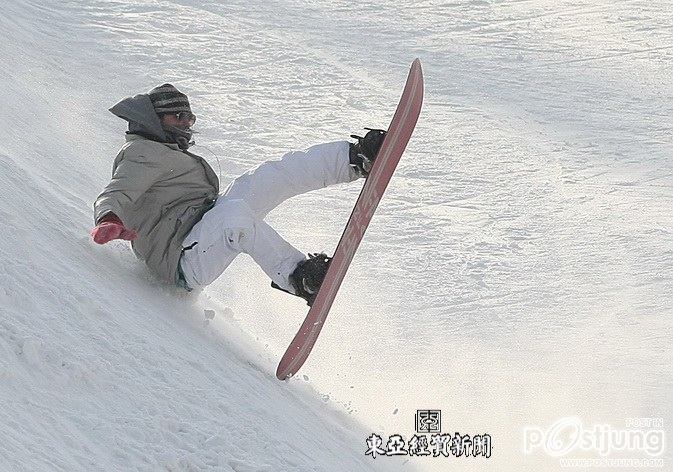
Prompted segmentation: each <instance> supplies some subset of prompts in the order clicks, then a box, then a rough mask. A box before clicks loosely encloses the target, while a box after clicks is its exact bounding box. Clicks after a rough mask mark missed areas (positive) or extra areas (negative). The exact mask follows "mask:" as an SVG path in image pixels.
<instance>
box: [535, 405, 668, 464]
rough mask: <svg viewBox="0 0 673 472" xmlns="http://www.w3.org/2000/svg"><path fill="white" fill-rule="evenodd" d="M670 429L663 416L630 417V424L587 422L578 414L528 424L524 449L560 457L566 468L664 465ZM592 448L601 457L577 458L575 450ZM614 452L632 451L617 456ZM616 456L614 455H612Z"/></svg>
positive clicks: (581, 450)
mask: <svg viewBox="0 0 673 472" xmlns="http://www.w3.org/2000/svg"><path fill="white" fill-rule="evenodd" d="M665 439H666V432H665V430H664V429H663V418H628V419H627V420H626V427H614V426H612V425H609V424H593V425H586V424H584V423H583V422H582V420H581V419H580V418H578V417H575V416H572V417H566V418H561V419H559V420H557V421H556V422H554V424H552V425H551V426H549V427H548V428H546V429H545V428H541V427H539V426H526V427H525V428H524V430H523V452H524V454H526V455H530V454H533V453H535V452H536V451H537V450H539V451H542V452H544V453H545V454H547V455H548V456H551V457H557V458H559V461H560V462H561V465H562V466H563V467H641V468H642V467H663V465H664V464H663V462H664V461H663V459H661V458H660V457H661V455H662V454H663V453H664V451H665ZM587 451H592V452H594V453H598V457H591V458H573V457H572V454H573V453H578V452H587ZM613 454H620V455H624V454H629V455H631V457H628V458H622V457H619V458H616V457H614V456H613ZM610 456H613V457H610Z"/></svg>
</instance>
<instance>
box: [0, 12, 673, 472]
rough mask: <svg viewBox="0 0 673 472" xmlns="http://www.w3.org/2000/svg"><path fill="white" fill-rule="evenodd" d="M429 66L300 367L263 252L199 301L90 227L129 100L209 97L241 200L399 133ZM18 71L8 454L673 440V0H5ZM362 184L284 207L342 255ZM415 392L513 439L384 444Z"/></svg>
mask: <svg viewBox="0 0 673 472" xmlns="http://www.w3.org/2000/svg"><path fill="white" fill-rule="evenodd" d="M415 57H419V58H420V59H421V61H422V63H423V67H424V72H425V78H426V95H425V105H424V109H423V111H422V115H421V119H420V120H419V123H418V126H417V129H416V132H415V134H414V136H413V137H412V140H411V142H410V144H409V147H408V150H407V152H406V154H405V155H404V157H403V159H402V161H401V163H400V166H399V168H398V170H397V172H396V174H395V176H394V178H393V181H392V182H391V184H390V187H389V190H388V192H387V194H386V195H385V197H384V199H383V201H382V203H381V205H380V207H379V209H378V211H377V213H376V215H375V216H374V219H373V222H372V224H371V226H370V228H369V230H368V232H367V234H366V236H365V239H364V241H363V243H362V245H361V247H360V250H359V252H358V254H357V255H356V257H355V259H354V261H353V264H352V266H351V268H350V270H349V273H348V275H347V278H346V280H345V282H344V284H343V286H342V288H341V291H340V294H339V296H338V298H337V300H336V302H335V304H334V307H333V309H332V312H331V314H330V316H329V317H328V319H327V323H326V326H325V328H324V329H323V332H322V334H321V337H320V339H319V340H318V343H317V345H316V348H315V349H314V351H313V353H312V355H311V357H310V358H309V360H308V362H307V364H306V365H305V366H304V368H303V369H302V371H301V372H300V374H299V375H298V376H297V377H296V378H294V379H292V380H291V381H289V382H279V381H277V380H276V379H275V377H274V375H273V372H274V369H275V365H276V363H277V361H278V360H279V358H280V356H281V355H282V353H283V351H284V349H285V347H286V346H287V344H288V343H289V341H290V340H291V339H292V336H293V335H294V333H295V332H296V330H297V328H298V327H299V325H300V324H301V321H302V319H303V317H304V315H305V313H306V307H305V305H304V304H303V303H302V301H301V300H298V299H295V298H293V297H289V296H288V295H286V294H283V293H280V292H278V291H275V290H272V289H271V288H270V287H269V281H268V280H267V279H266V277H265V276H264V274H263V273H262V272H261V270H259V269H258V268H257V267H256V266H255V265H254V263H253V262H252V261H251V259H250V258H248V257H247V256H241V257H239V258H238V259H237V260H236V261H235V263H234V264H233V265H232V266H231V267H230V269H229V270H228V271H227V272H226V273H225V274H224V276H222V277H221V279H220V280H218V281H217V282H216V283H215V284H213V285H212V286H211V287H209V288H208V289H207V290H206V291H205V292H204V293H203V294H201V295H200V296H198V297H194V296H189V295H184V294H181V293H180V291H179V290H177V289H172V288H167V287H164V286H162V284H160V283H159V282H157V281H156V280H154V279H153V278H152V277H151V276H150V275H149V273H148V272H147V270H146V269H145V268H144V266H143V265H142V263H139V262H137V261H136V260H135V258H134V257H133V255H132V253H131V252H130V249H129V248H128V245H127V244H126V243H122V242H113V243H111V244H108V245H106V246H104V247H99V246H96V245H95V244H94V243H93V242H92V241H91V240H90V237H89V236H88V231H89V230H90V228H91V226H92V210H91V206H92V202H93V200H94V199H95V197H96V195H97V194H98V193H99V192H100V190H101V189H102V188H103V186H104V185H105V184H106V183H107V181H108V180H109V177H110V170H111V164H112V160H113V158H114V156H115V154H116V152H117V150H118V148H119V147H120V146H121V144H122V143H123V132H124V131H125V124H124V122H122V121H121V120H120V119H118V118H116V117H114V116H113V115H111V114H110V113H109V112H108V111H107V108H109V107H110V106H111V105H113V104H114V103H116V102H117V101H118V100H119V99H121V98H123V97H124V96H127V95H132V94H135V93H139V92H145V91H147V90H149V89H150V88H151V87H153V86H155V85H158V84H161V83H164V82H171V83H173V84H175V85H176V86H178V87H179V88H180V89H181V90H183V91H185V92H186V93H188V94H189V96H190V98H191V101H192V106H193V108H194V110H195V112H196V113H197V115H198V122H197V126H196V129H197V130H198V131H199V132H200V134H199V135H197V144H198V146H195V147H194V148H193V151H194V152H196V153H199V154H201V155H203V156H204V157H205V158H206V159H207V160H208V161H209V162H210V163H211V164H212V166H213V167H214V169H215V170H216V172H218V173H220V174H221V177H222V188H224V187H225V186H226V184H227V183H228V182H229V181H230V180H231V179H232V178H234V177H235V176H236V175H238V174H240V173H241V172H243V171H245V170H247V169H248V168H250V167H252V166H254V165H256V164H258V163H260V162H262V161H264V160H267V159H273V158H277V157H279V156H280V155H282V154H283V153H284V152H286V151H288V150H291V149H298V148H299V149H301V148H305V147H308V146H310V145H312V144H315V143H319V142H324V141H331V140H338V139H345V138H347V137H348V135H349V134H350V133H355V132H361V131H362V127H364V126H377V127H383V126H387V124H388V122H389V120H390V118H391V114H392V112H393V110H394V107H395V105H396V103H397V100H398V98H399V94H400V93H401V90H402V86H403V84H404V79H405V78H406V74H407V71H408V67H409V65H410V63H411V61H412V59H413V58H415ZM0 63H1V64H2V73H1V74H0V120H1V121H0V122H1V126H0V260H1V261H2V262H1V264H2V270H1V271H0V310H1V311H0V470H2V471H31V472H33V471H35V472H37V471H80V470H81V471H94V470H106V471H108V470H109V471H126V470H172V471H175V470H222V471H237V472H250V471H342V470H410V471H415V470H424V471H425V470H427V471H440V470H441V471H446V470H456V471H459V470H497V471H504V470H516V471H519V470H531V471H540V470H558V469H559V467H560V466H559V462H558V459H555V458H552V457H549V456H547V455H545V454H544V453H542V452H540V451H537V452H536V453H535V454H533V455H524V454H523V452H522V440H523V429H524V428H525V427H526V426H531V425H533V426H540V427H543V428H544V427H548V426H550V425H551V424H552V423H553V422H555V421H556V420H558V419H560V418H563V417H566V416H577V417H579V418H581V419H582V421H583V423H584V424H586V425H587V426H590V425H592V424H610V425H613V426H614V427H616V428H620V427H622V428H623V427H624V426H625V420H626V419H627V418H632V417H652V418H663V419H664V426H665V428H666V429H667V430H668V431H670V426H671V421H672V420H673V374H672V373H671V371H672V369H671V368H672V364H673V354H672V350H671V340H672V339H673V319H672V315H673V275H672V270H673V217H672V215H673V160H672V158H673V132H672V130H673V8H672V7H671V3H670V2H669V1H668V0H658V1H643V0H624V1H619V2H615V1H607V0H594V1H588V0H573V1H551V0H530V1H488V0H469V1H453V2H437V1H430V0H423V1H414V2H406V3H399V2H392V1H389V0H378V1H367V2H357V3H342V2H327V1H320V0H314V1H310V2H299V1H292V0H280V1H267V2H262V1H258V0H252V1H228V2H214V1H211V2H207V1H203V2H197V1H193V0H182V1H180V0H163V1H130V0H119V1H63V2H55V1H54V2H33V1H25V0H18V1H13V2H9V1H7V2H2V12H1V13H0ZM360 185H361V184H360V183H357V184H350V185H342V186H337V187H334V188H330V189H327V190H323V191H318V192H314V193H311V194H307V195H303V196H300V197H297V198H294V199H292V200H290V201H288V202H287V203H285V204H284V205H283V206H281V207H280V208H278V210H276V211H275V212H274V213H272V214H271V215H270V216H269V218H268V221H269V222H270V223H271V224H272V225H273V226H274V227H275V228H276V229H277V230H279V232H281V234H283V235H284V236H285V237H286V238H288V239H289V240H290V241H292V242H293V243H294V244H295V245H296V246H297V247H299V248H300V249H301V250H303V251H305V252H309V251H311V252H313V251H317V250H325V251H328V252H330V253H331V252H332V251H333V249H334V246H335V245H336V242H337V241H338V238H339V236H340V234H341V231H342V229H343V225H344V224H345V221H346V219H347V217H348V215H349V214H350V210H351V208H352V205H353V203H354V202H355V199H356V197H357V193H358V192H359V189H360ZM213 316H214V318H213V319H210V318H212V317H213ZM417 409H441V411H442V428H443V432H448V433H451V434H453V433H454V432H456V431H457V432H460V433H461V434H483V433H489V434H490V435H491V436H492V441H493V451H492V456H491V457H490V458H489V459H486V458H464V457H463V458H451V459H447V458H442V457H440V458H427V459H418V458H406V457H378V458H376V459H372V458H371V457H365V455H364V452H365V448H366V447H365V439H366V437H367V436H368V435H370V434H371V433H377V434H380V435H381V436H383V437H384V438H386V439H387V437H388V436H389V435H392V434H401V435H403V436H404V437H406V438H410V437H411V436H412V435H413V433H414V413H415V412H416V410H417ZM669 438H670V434H669ZM596 456H597V453H594V454H591V452H588V453H583V455H582V454H580V455H579V456H578V457H596ZM619 457H621V456H619ZM625 457H646V456H643V455H642V454H640V455H639V454H635V453H633V454H631V455H628V454H626V456H625ZM664 460H665V461H666V465H665V467H664V470H670V467H671V460H672V455H671V453H670V447H668V448H667V450H666V453H665V454H664ZM624 470H625V469H624Z"/></svg>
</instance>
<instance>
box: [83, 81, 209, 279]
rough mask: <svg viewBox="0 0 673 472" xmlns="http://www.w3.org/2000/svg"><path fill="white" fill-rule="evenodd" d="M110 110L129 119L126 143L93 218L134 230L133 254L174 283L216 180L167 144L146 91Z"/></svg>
mask: <svg viewBox="0 0 673 472" xmlns="http://www.w3.org/2000/svg"><path fill="white" fill-rule="evenodd" d="M110 111H111V112H112V113H114V114H115V115H117V116H118V117H120V118H123V119H124V120H126V121H128V122H129V132H128V133H127V135H126V144H124V146H122V148H121V150H120V151H119V154H117V157H116V159H115V161H114V165H113V167H112V180H111V181H110V183H109V184H108V185H107V186H106V187H105V189H104V190H103V192H102V193H101V194H100V195H99V196H98V198H97V199H96V202H95V203H94V220H95V223H96V224H98V222H99V221H100V220H101V219H102V218H103V217H104V216H105V215H106V214H107V213H110V212H112V213H114V214H116V215H117V216H118V217H119V218H120V219H121V220H122V222H123V223H124V226H126V227H127V228H129V229H135V230H136V231H137V232H138V239H136V240H135V241H133V242H132V243H131V246H132V248H133V252H134V253H135V254H136V256H138V258H140V259H142V260H144V261H145V262H146V264H147V265H148V266H149V268H150V269H151V270H152V271H153V272H154V273H155V274H156V275H158V276H159V277H160V278H161V279H163V280H166V281H169V282H171V283H178V274H177V268H178V263H179V260H180V255H181V252H182V241H183V240H184V239H185V237H186V236H187V234H188V233H189V231H190V230H191V229H192V227H193V226H194V225H195V224H196V223H197V222H198V221H199V220H200V219H201V218H202V216H203V215H204V213H205V212H206V211H208V210H209V209H210V208H212V206H213V203H214V202H215V200H216V199H217V196H218V193H219V181H218V178H217V175H216V174H215V172H214V171H213V169H212V168H211V167H210V165H209V164H208V163H207V162H206V161H205V160H204V159H203V158H201V157H199V156H197V155H195V154H192V153H190V152H187V151H183V150H180V148H179V147H178V145H177V144H174V143H170V142H168V141H169V139H170V137H169V136H168V135H167V134H166V133H165V132H164V130H163V129H162V127H161V122H160V120H159V117H158V116H157V114H156V113H155V111H154V108H153V106H152V102H151V101H150V98H149V96H148V95H146V94H140V95H135V96H133V97H129V98H126V99H124V100H122V101H121V102H119V103H118V104H116V105H115V106H113V107H112V108H110Z"/></svg>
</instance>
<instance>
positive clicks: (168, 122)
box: [161, 112, 196, 130]
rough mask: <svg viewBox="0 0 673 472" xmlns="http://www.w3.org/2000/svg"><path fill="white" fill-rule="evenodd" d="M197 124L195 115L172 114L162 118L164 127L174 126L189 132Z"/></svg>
mask: <svg viewBox="0 0 673 472" xmlns="http://www.w3.org/2000/svg"><path fill="white" fill-rule="evenodd" d="M194 123H196V116H195V115H194V114H193V113H187V112H182V113H171V114H168V115H163V116H162V117H161V124H162V125H164V126H174V127H176V128H178V129H182V130H187V129H189V128H191V127H192V126H194Z"/></svg>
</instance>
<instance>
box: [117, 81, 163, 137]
mask: <svg viewBox="0 0 673 472" xmlns="http://www.w3.org/2000/svg"><path fill="white" fill-rule="evenodd" d="M110 112H111V113H112V114H113V115H116V116H118V117H119V118H121V119H123V120H126V121H128V122H129V132H130V133H140V134H145V135H150V136H153V137H155V138H156V139H157V140H158V141H160V142H167V141H169V137H168V136H167V135H166V132H165V131H164V130H163V128H162V126H161V121H160V120H159V116H158V115H157V114H156V112H155V111H154V106H153V105H152V101H151V100H150V97H149V95H147V94H144V93H141V94H138V95H134V96H132V97H127V98H125V99H123V100H122V101H120V102H119V103H117V104H116V105H114V106H113V107H112V108H110Z"/></svg>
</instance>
